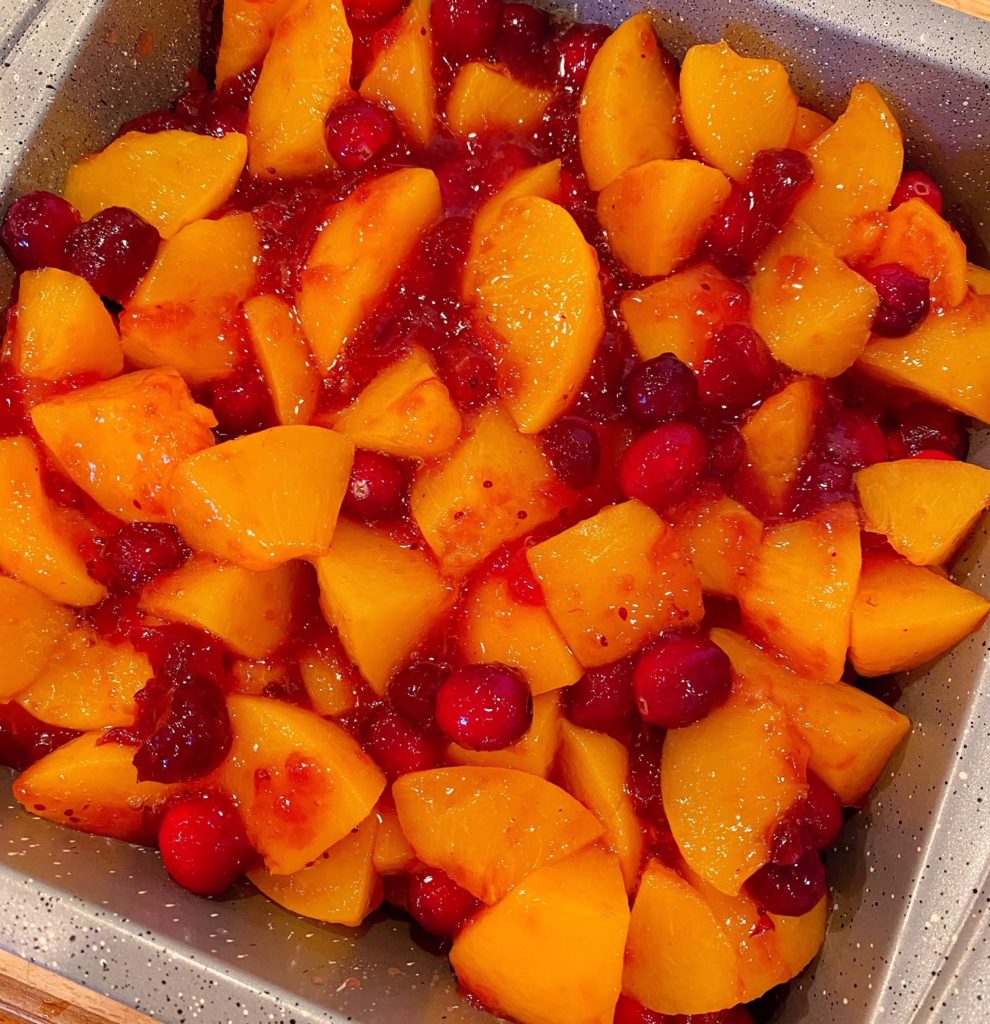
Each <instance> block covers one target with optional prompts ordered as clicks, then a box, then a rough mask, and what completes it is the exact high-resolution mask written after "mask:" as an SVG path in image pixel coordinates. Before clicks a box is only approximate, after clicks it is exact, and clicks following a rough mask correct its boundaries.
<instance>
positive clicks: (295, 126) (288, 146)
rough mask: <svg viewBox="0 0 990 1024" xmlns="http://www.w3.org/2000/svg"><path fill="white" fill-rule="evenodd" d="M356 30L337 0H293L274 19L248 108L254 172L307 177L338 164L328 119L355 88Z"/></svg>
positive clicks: (266, 175)
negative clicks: (331, 150) (353, 51)
mask: <svg viewBox="0 0 990 1024" xmlns="http://www.w3.org/2000/svg"><path fill="white" fill-rule="evenodd" d="M350 83H351V30H350V28H349V27H348V24H347V18H346V17H345V15H344V6H343V4H342V3H341V2H340V0H296V2H295V3H293V4H292V6H291V7H290V8H289V9H288V11H287V12H286V13H285V15H284V16H283V17H282V18H281V20H280V21H279V22H278V24H277V25H276V26H275V32H274V35H273V36H272V40H271V45H270V47H269V49H268V54H267V56H266V57H265V62H264V64H263V65H262V67H261V74H260V75H259V77H258V84H257V85H256V86H255V89H254V93H253V94H252V96H251V104H250V106H249V107H248V140H249V146H248V149H249V157H248V165H249V167H250V170H251V174H253V175H254V176H255V177H262V178H264V177H268V178H304V177H306V176H307V175H310V174H317V173H319V172H320V171H326V170H329V169H330V168H332V167H333V166H334V162H333V158H332V157H331V156H330V153H329V151H328V150H327V144H326V139H325V138H324V134H323V123H324V121H325V120H326V116H327V114H328V113H329V112H330V109H331V108H332V107H333V106H334V105H335V104H336V103H339V102H340V100H342V99H344V97H345V96H347V95H348V93H349V92H350Z"/></svg>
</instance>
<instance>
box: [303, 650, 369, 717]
mask: <svg viewBox="0 0 990 1024" xmlns="http://www.w3.org/2000/svg"><path fill="white" fill-rule="evenodd" d="M298 665H299V674H300V675H301V676H302V682H303V686H304V687H305V688H306V694H307V696H308V697H309V701H310V703H311V704H312V705H313V710H314V711H315V712H316V713H317V714H318V715H322V716H323V717H324V718H339V717H340V716H341V715H346V714H347V712H348V711H351V710H353V709H354V707H355V706H356V705H357V686H358V684H359V676H358V671H357V669H356V668H354V666H353V665H352V664H351V663H350V661H349V660H348V659H347V656H346V655H345V654H344V652H343V650H342V649H339V643H337V644H333V645H330V644H327V645H326V646H325V647H324V646H319V647H315V646H314V647H307V648H305V649H304V650H303V652H302V653H301V654H300V655H299V661H298Z"/></svg>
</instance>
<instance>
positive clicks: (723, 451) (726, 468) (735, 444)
mask: <svg viewBox="0 0 990 1024" xmlns="http://www.w3.org/2000/svg"><path fill="white" fill-rule="evenodd" d="M745 457H746V441H745V440H744V438H743V436H742V434H741V433H740V432H739V429H738V427H734V426H733V425H732V424H731V423H726V424H723V425H722V426H720V427H719V428H718V429H717V430H713V431H712V433H711V436H710V437H709V438H708V469H709V471H710V472H712V473H714V474H715V476H721V477H727V476H732V474H733V473H735V471H736V470H737V469H738V468H739V467H740V466H741V465H742V463H743V459H744V458H745Z"/></svg>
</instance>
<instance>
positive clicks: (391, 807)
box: [372, 795, 419, 875]
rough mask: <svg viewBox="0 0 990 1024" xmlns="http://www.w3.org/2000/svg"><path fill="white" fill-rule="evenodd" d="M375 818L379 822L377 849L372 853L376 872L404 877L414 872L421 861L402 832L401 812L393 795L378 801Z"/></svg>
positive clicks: (376, 839) (376, 834)
mask: <svg viewBox="0 0 990 1024" xmlns="http://www.w3.org/2000/svg"><path fill="white" fill-rule="evenodd" d="M374 816H375V818H376V819H377V821H378V830H377V832H376V833H375V848H374V850H373V851H372V857H373V860H374V865H375V871H377V872H378V874H380V875H404V874H406V873H408V872H410V871H414V870H415V869H416V866H417V865H418V864H419V860H418V858H417V857H416V851H415V850H414V849H413V848H412V846H411V845H410V843H409V840H408V839H406V835H405V833H404V832H403V831H402V825H401V824H400V823H399V812H398V811H397V810H396V809H395V801H394V800H393V799H392V797H391V795H386V796H383V797H382V798H381V800H379V801H378V806H377V807H376V808H375V810H374Z"/></svg>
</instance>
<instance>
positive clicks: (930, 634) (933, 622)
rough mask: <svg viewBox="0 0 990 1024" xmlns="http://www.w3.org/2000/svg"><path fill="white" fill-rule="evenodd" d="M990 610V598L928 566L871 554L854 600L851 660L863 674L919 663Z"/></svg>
mask: <svg viewBox="0 0 990 1024" xmlns="http://www.w3.org/2000/svg"><path fill="white" fill-rule="evenodd" d="M988 611H990V602H987V601H986V600H985V599H984V598H983V597H981V596H980V595H979V594H974V593H973V592H972V591H971V590H966V588H965V587H959V586H956V584H955V583H952V582H951V581H950V580H947V579H946V578H945V577H944V576H940V575H939V574H938V573H937V572H933V571H932V570H931V569H926V568H924V567H923V566H918V565H912V564H911V563H910V562H905V561H903V560H902V559H900V558H897V557H896V556H893V555H872V556H870V557H868V558H866V559H864V561H863V574H862V576H861V577H860V581H859V590H858V591H857V593H856V602H855V604H854V605H853V615H852V641H851V643H850V657H851V658H852V663H853V665H854V666H855V668H856V671H857V672H858V673H859V674H860V675H863V676H882V675H887V674H888V673H890V672H904V671H906V670H907V669H912V668H917V667H918V666H919V665H924V664H925V662H928V661H931V660H932V658H937V657H938V656H939V655H940V654H943V653H944V652H945V651H947V650H949V648H951V647H954V646H955V645H956V644H957V643H959V641H960V640H962V639H963V637H966V636H969V634H970V633H972V632H973V631H974V630H975V629H978V628H979V626H980V625H981V623H982V622H983V621H984V619H986V617H987V612H988Z"/></svg>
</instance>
